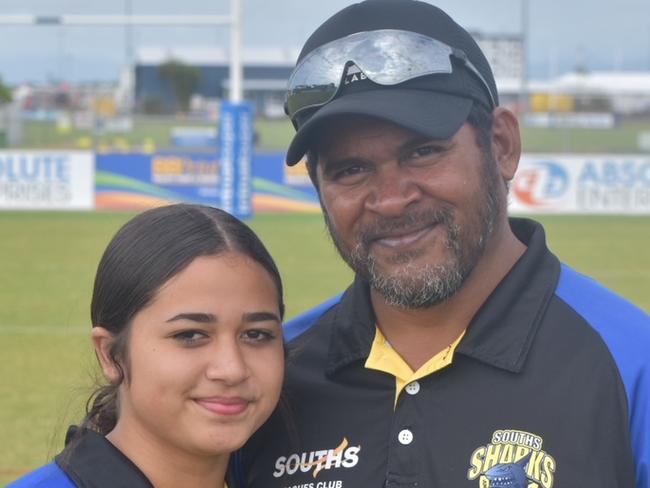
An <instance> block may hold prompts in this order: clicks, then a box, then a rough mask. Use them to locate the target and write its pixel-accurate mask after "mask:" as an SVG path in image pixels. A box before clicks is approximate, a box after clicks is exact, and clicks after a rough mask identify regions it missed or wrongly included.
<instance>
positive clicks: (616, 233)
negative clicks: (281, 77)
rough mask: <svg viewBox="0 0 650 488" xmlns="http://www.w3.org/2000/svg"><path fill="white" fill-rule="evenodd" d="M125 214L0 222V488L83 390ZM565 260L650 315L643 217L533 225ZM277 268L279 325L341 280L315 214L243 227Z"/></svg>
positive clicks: (48, 441) (12, 215) (51, 444)
mask: <svg viewBox="0 0 650 488" xmlns="http://www.w3.org/2000/svg"><path fill="white" fill-rule="evenodd" d="M132 215H133V214H131V213H77V212H71V213H62V212H52V213H45V212H3V213H0V228H2V230H3V237H2V241H3V244H2V248H1V249H2V253H1V254H0V270H2V274H1V278H0V356H1V357H2V362H0V365H1V366H0V367H1V368H2V369H1V370H0V374H1V376H2V378H3V381H2V382H0V439H1V440H2V441H1V444H0V445H2V446H3V447H2V450H1V452H2V456H0V484H2V485H4V483H6V482H8V481H10V480H11V479H13V478H15V477H17V476H18V475H19V474H20V473H22V472H25V471H26V470H29V469H31V468H34V467H36V466H38V465H40V464H42V463H43V462H45V461H46V460H47V459H48V457H49V456H51V455H52V454H54V453H56V452H57V450H58V449H59V448H60V446H61V442H62V434H63V432H64V430H65V426H66V425H67V424H68V423H69V422H72V421H75V420H77V419H78V418H79V416H80V411H81V406H82V405H83V402H84V401H85V398H86V396H87V395H88V392H89V391H90V390H89V388H90V386H91V385H92V376H93V372H94V371H95V368H94V358H93V355H92V351H91V348H90V342H89V340H88V330H89V327H90V326H89V319H88V315H89V311H88V310H89V301H90V292H91V287H92V280H93V275H94V272H95V268H96V266H97V262H98V260H99V257H100V255H101V252H102V251H103V248H104V246H105V245H106V243H107V241H108V240H109V238H110V236H111V235H112V234H113V233H114V232H115V231H116V230H117V229H118V227H119V226H120V225H121V224H122V223H123V222H125V221H126V220H127V219H128V218H130V217H131V216H132ZM540 220H541V221H542V222H543V223H544V224H545V225H546V228H547V234H548V239H549V242H550V246H551V248H552V249H553V250H555V251H556V252H557V254H559V255H560V256H561V257H562V258H563V260H564V261H566V262H567V263H569V264H571V265H572V266H574V267H575V268H576V269H578V270H580V271H583V272H585V273H588V274H590V275H593V276H594V277H596V278H597V279H599V280H601V281H602V282H603V283H605V284H606V285H608V286H610V287H612V288H613V289H615V290H617V291H618V292H619V293H621V294H623V295H624V296H626V297H628V298H630V299H632V300H633V301H635V302H636V303H638V304H639V305H640V306H642V307H643V308H645V309H646V310H650V254H649V253H648V252H647V243H648V242H650V217H595V216H594V217H578V216H558V217H541V218H540ZM250 224H251V226H252V227H253V228H254V229H255V230H256V231H257V232H258V233H259V234H260V236H261V237H262V239H263V240H264V241H265V242H266V243H267V245H268V247H269V249H270V251H271V253H272V254H273V255H274V257H275V258H276V260H277V262H278V266H279V267H280V270H281V272H282V274H283V279H284V281H285V286H286V301H287V305H288V316H293V315H295V314H296V313H298V312H299V311H301V310H304V309H305V308H307V307H309V306H311V305H314V304H316V303H318V302H320V301H321V300H323V299H325V298H327V297H329V296H331V295H332V294H334V293H336V292H337V291H340V290H341V289H343V288H344V286H345V285H346V283H347V282H348V281H349V280H350V278H351V274H350V272H349V271H348V270H347V269H346V268H345V266H344V265H343V264H342V263H341V261H340V259H339V258H338V256H337V255H336V253H335V251H334V250H333V249H332V245H331V243H330V241H329V237H328V236H327V234H326V232H325V229H324V224H323V221H322V217H321V216H319V215H260V216H257V217H255V219H253V220H252V221H251V222H250Z"/></svg>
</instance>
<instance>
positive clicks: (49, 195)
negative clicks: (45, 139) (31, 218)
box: [0, 150, 95, 210]
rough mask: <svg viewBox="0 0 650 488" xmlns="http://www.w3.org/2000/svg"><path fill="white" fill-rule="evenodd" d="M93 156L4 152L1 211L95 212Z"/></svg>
mask: <svg viewBox="0 0 650 488" xmlns="http://www.w3.org/2000/svg"><path fill="white" fill-rule="evenodd" d="M94 159H95V158H94V154H93V153H91V152H70V151H65V152H58V151H51V150H47V151H0V208H1V209H15V210H19V209H20V210H32V209H33V210H92V209H93V208H94V203H95V201H94V191H95V161H94Z"/></svg>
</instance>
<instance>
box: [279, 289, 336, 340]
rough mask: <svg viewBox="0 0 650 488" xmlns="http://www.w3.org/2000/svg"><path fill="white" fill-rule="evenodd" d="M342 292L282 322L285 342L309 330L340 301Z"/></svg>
mask: <svg viewBox="0 0 650 488" xmlns="http://www.w3.org/2000/svg"><path fill="white" fill-rule="evenodd" d="M342 296H343V293H339V294H338V295H336V296H333V297H332V298H329V299H327V300H325V301H324V302H323V303H320V304H318V305H316V306H315V307H313V308H311V309H309V310H307V311H306V312H303V313H301V314H300V315H298V316H297V317H294V318H293V319H291V320H289V321H288V322H287V323H286V324H284V338H285V340H286V341H287V342H291V341H294V340H296V339H298V338H299V337H301V336H302V335H303V334H305V333H306V332H307V331H309V330H311V329H312V328H313V327H314V325H315V324H316V323H317V322H319V321H321V320H322V319H323V317H324V316H325V315H327V314H328V313H329V312H331V310H332V309H333V308H334V307H335V306H336V305H337V304H338V303H339V302H340V301H341V297H342Z"/></svg>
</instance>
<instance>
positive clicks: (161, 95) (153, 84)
mask: <svg viewBox="0 0 650 488" xmlns="http://www.w3.org/2000/svg"><path fill="white" fill-rule="evenodd" d="M242 57H243V65H244V98H246V99H247V100H250V101H251V102H253V104H254V106H255V109H256V112H257V114H258V115H261V116H266V117H282V116H284V110H283V103H284V92H285V89H286V84H287V79H288V77H289V74H290V73H291V70H292V69H293V66H294V63H295V60H296V58H297V57H298V51H297V50H295V49H281V48H244V50H243V53H242ZM169 62H176V63H181V64H183V65H187V66H193V67H195V68H197V69H198V73H199V80H198V82H197V84H196V87H195V89H194V96H193V99H192V102H191V108H192V109H193V110H196V111H200V110H202V109H205V108H206V107H207V108H209V107H210V104H211V103H212V102H214V101H215V100H216V101H218V100H224V99H226V98H227V97H228V89H229V86H228V78H229V66H228V50H227V49H226V48H215V47H177V48H161V47H147V48H142V49H140V50H138V53H137V57H136V66H135V80H134V105H135V109H136V111H138V112H140V113H155V112H162V113H171V112H174V111H176V110H178V100H177V99H176V97H175V94H174V91H173V88H172V87H171V86H170V83H169V82H168V80H166V79H165V76H164V74H163V69H162V68H163V66H164V65H165V64H166V63H169Z"/></svg>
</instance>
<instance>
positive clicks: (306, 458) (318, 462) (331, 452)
mask: <svg viewBox="0 0 650 488" xmlns="http://www.w3.org/2000/svg"><path fill="white" fill-rule="evenodd" d="M359 451H361V446H350V445H349V443H348V440H347V438H345V437H344V438H343V440H342V441H341V443H340V444H339V445H338V446H337V447H335V448H334V449H322V450H319V451H310V452H301V453H295V454H291V455H290V456H280V457H279V458H277V459H276V460H275V471H273V476H274V477H275V478H280V477H282V476H285V475H292V474H295V473H297V472H299V471H300V472H302V473H309V472H310V471H311V472H312V476H313V477H314V478H316V476H318V474H319V473H320V472H321V471H323V470H328V469H336V468H353V467H354V466H356V465H357V463H358V462H359Z"/></svg>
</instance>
